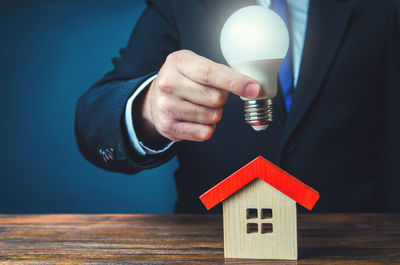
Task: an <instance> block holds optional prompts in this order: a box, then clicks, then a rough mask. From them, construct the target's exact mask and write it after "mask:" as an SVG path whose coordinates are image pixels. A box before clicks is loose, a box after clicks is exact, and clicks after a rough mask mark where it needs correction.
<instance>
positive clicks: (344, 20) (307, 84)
mask: <svg viewBox="0 0 400 265" xmlns="http://www.w3.org/2000/svg"><path fill="white" fill-rule="evenodd" d="M351 14H352V8H351V5H350V4H349V3H347V2H344V1H335V0H311V1H310V8H309V13H308V22H307V30H306V38H305V42H304V48H303V56H302V62H301V67H300V73H299V80H298V83H297V87H296V89H295V95H294V98H293V103H292V107H291V110H290V113H289V114H288V116H287V120H286V123H285V126H284V130H283V134H282V138H281V142H280V150H282V148H283V147H284V146H285V144H286V142H287V141H288V140H289V138H290V136H291V135H292V133H293V132H294V130H295V129H296V127H297V126H298V124H299V123H300V121H301V119H302V118H303V117H304V115H305V114H306V111H307V110H308V109H309V107H310V105H311V103H312V101H313V100H314V99H315V97H316V95H317V92H318V90H319V89H320V88H321V86H322V85H323V82H324V80H325V77H326V75H327V74H328V71H329V68H330V67H331V65H332V63H333V61H334V58H335V55H336V53H337V51H338V48H339V47H340V45H341V43H342V39H343V35H344V34H345V32H346V28H347V24H348V23H349V20H350V17H351Z"/></svg>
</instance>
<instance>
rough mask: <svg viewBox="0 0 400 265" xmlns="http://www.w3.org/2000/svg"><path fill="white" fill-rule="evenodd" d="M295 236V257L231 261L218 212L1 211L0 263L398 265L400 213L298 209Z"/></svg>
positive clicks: (399, 261)
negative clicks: (300, 211)
mask: <svg viewBox="0 0 400 265" xmlns="http://www.w3.org/2000/svg"><path fill="white" fill-rule="evenodd" d="M298 239H299V240H298V246H299V260H298V261H264V260H236V259H224V253H223V232H222V216H221V215H217V216H212V215H208V216H198V215H111V214H110V215H0V264H3V263H4V264H38V263H40V264H57V263H58V264H85V263H86V264H89V263H91V264H104V263H114V264H127V263H130V264H148V265H150V264H400V214H307V215H299V216H298Z"/></svg>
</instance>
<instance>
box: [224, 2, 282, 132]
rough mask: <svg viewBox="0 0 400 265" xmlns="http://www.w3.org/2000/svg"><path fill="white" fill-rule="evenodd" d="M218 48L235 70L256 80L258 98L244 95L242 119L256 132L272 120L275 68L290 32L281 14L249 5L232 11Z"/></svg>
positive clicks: (275, 82)
mask: <svg viewBox="0 0 400 265" xmlns="http://www.w3.org/2000/svg"><path fill="white" fill-rule="evenodd" d="M220 44H221V50H222V54H223V55H224V57H225V59H226V61H227V62H228V64H229V65H230V66H231V67H232V68H233V69H235V70H236V71H238V72H240V73H242V74H245V75H248V76H250V77H252V78H254V79H255V80H257V81H258V82H259V83H260V84H261V86H262V88H263V91H262V93H261V95H260V96H259V97H258V98H257V99H249V98H243V97H242V100H244V105H245V106H244V110H245V121H246V122H247V123H248V124H249V125H251V126H252V128H253V129H254V130H256V131H260V130H265V129H267V127H268V124H269V123H270V122H271V121H272V100H271V99H272V98H274V97H275V96H276V93H277V90H278V88H277V84H278V69H279V66H280V64H281V62H282V60H283V58H284V57H285V56H286V53H287V50H288V48H289V32H288V30H287V28H286V25H285V22H284V21H283V20H282V19H281V17H280V16H279V15H278V14H277V13H275V12H274V11H272V10H271V9H269V8H268V7H264V6H248V7H244V8H242V9H239V10H238V11H236V12H235V13H233V14H232V15H231V16H230V17H229V18H228V20H227V21H226V22H225V25H224V27H223V28H222V32H221V40H220Z"/></svg>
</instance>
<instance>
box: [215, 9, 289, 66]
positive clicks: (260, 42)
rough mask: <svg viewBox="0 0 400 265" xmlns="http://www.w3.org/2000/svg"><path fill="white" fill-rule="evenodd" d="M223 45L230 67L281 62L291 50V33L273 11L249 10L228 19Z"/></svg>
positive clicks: (223, 33) (234, 14) (223, 32)
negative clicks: (277, 60)
mask: <svg viewBox="0 0 400 265" xmlns="http://www.w3.org/2000/svg"><path fill="white" fill-rule="evenodd" d="M220 44H221V50H222V53H223V55H224V57H225V59H226V60H227V62H228V63H229V64H231V63H235V62H242V61H252V60H265V59H282V58H284V57H285V56H286V53H287V50H288V47H289V32H288V30H287V28H286V25H285V23H284V21H283V20H282V19H281V17H280V16H279V15H278V14H277V13H275V12H274V11H272V10H271V9H269V8H267V7H262V6H248V7H245V8H242V9H239V10H238V11H236V12H235V13H233V14H232V15H231V16H230V17H229V18H228V20H227V21H226V23H225V25H224V27H223V29H222V32H221V39H220Z"/></svg>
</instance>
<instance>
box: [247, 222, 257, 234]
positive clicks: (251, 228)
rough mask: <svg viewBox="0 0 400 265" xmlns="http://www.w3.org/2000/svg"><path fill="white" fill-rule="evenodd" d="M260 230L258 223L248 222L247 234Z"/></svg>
mask: <svg viewBox="0 0 400 265" xmlns="http://www.w3.org/2000/svg"><path fill="white" fill-rule="evenodd" d="M257 232H258V224H256V223H248V224H247V234H250V233H257Z"/></svg>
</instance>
